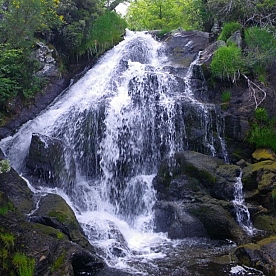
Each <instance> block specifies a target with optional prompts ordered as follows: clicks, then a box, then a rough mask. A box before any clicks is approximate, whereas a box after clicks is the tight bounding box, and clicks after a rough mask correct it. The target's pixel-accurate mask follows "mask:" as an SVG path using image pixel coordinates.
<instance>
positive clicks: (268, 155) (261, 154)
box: [252, 148, 276, 162]
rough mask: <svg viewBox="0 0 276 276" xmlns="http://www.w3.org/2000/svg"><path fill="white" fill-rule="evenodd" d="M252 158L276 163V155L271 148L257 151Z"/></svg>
mask: <svg viewBox="0 0 276 276" xmlns="http://www.w3.org/2000/svg"><path fill="white" fill-rule="evenodd" d="M252 157H253V158H254V159H255V160H256V161H257V162H260V161H264V160H271V161H276V154H275V153H274V152H273V151H272V150H271V149H269V148H260V149H256V150H255V151H254V152H253V154H252Z"/></svg>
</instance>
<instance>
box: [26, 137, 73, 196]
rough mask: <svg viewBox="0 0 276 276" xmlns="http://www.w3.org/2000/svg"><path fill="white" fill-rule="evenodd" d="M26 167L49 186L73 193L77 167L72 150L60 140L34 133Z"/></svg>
mask: <svg viewBox="0 0 276 276" xmlns="http://www.w3.org/2000/svg"><path fill="white" fill-rule="evenodd" d="M26 166H27V168H28V169H29V171H30V173H31V174H32V175H33V176H35V177H37V179H38V183H37V184H39V182H40V181H44V182H46V185H47V186H50V187H59V188H63V189H64V190H65V191H71V190H72V188H73V186H74V183H75V177H76V166H75V161H74V159H73V156H72V153H71V150H70V149H69V148H68V147H67V146H66V145H65V144H64V143H63V142H62V141H61V140H59V139H56V138H52V137H48V136H46V135H41V134H38V133H34V134H33V135H32V141H31V145H30V149H29V155H28V157H27V162H26Z"/></svg>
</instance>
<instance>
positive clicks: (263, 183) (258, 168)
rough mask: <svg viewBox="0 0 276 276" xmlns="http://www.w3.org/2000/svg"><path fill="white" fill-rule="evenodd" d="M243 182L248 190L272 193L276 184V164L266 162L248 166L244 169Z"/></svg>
mask: <svg viewBox="0 0 276 276" xmlns="http://www.w3.org/2000/svg"><path fill="white" fill-rule="evenodd" d="M242 181H243V184H244V188H245V189H246V190H249V191H252V190H254V189H257V188H258V189H259V190H260V191H261V190H264V192H265V191H266V192H269V191H271V190H272V188H274V187H275V184H274V183H276V162H274V161H270V160H266V161H261V162H258V163H255V164H251V165H248V166H247V167H245V168H244V169H243V176H242Z"/></svg>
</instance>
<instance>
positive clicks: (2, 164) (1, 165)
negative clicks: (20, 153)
mask: <svg viewBox="0 0 276 276" xmlns="http://www.w3.org/2000/svg"><path fill="white" fill-rule="evenodd" d="M10 169H11V165H10V162H9V160H6V159H5V160H1V161H0V173H3V172H9V171H10Z"/></svg>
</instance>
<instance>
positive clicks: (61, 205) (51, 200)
mask: <svg viewBox="0 0 276 276" xmlns="http://www.w3.org/2000/svg"><path fill="white" fill-rule="evenodd" d="M35 198H36V197H34V195H33V194H32V192H31V191H30V190H29V189H28V187H27V184H26V182H25V181H24V180H23V179H22V178H20V177H19V175H18V174H17V173H16V172H15V171H14V170H13V169H11V170H10V171H9V172H3V173H1V174H0V220H1V229H0V262H1V264H2V265H1V266H0V274H1V275H11V273H18V271H17V269H16V267H15V265H14V258H15V256H16V255H18V254H21V255H23V257H24V258H26V260H27V263H28V264H29V267H30V269H33V270H34V275H35V276H36V275H37V276H43V275H45V276H46V275H68V276H69V275H70V276H73V275H82V274H83V273H88V272H89V273H92V274H93V275H97V273H98V272H99V271H101V270H102V269H105V264H104V262H103V260H101V259H100V258H99V257H97V256H96V254H95V253H94V252H95V250H94V248H93V247H92V246H91V245H90V244H89V242H88V241H87V239H86V238H85V236H84V235H83V233H82V231H81V229H80V226H79V224H78V222H77V220H76V218H75V215H74V213H73V211H72V210H71V208H70V207H69V206H68V205H67V204H66V202H65V201H64V200H63V199H62V198H60V197H59V196H57V195H47V196H46V197H42V199H41V201H40V204H39V207H38V209H36V211H35V213H34V214H32V215H31V216H27V217H26V216H25V215H26V213H29V212H30V211H31V209H33V207H34V199H35ZM32 221H36V223H34V222H32ZM3 254H4V255H3ZM105 270H106V269H105Z"/></svg>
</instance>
